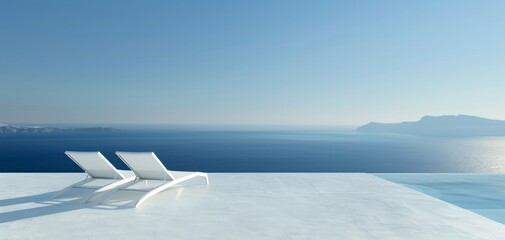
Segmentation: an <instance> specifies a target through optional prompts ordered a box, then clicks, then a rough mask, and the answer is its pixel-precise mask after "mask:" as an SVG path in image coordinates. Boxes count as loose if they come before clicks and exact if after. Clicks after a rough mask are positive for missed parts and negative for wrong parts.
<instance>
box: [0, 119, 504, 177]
mask: <svg viewBox="0 0 505 240" xmlns="http://www.w3.org/2000/svg"><path fill="white" fill-rule="evenodd" d="M66 150H72V151H100V152H102V153H103V154H104V155H105V156H106V157H107V158H108V159H109V160H110V161H111V162H112V163H113V164H114V165H115V166H116V167H118V168H120V169H126V166H125V165H124V164H123V163H122V162H121V161H120V160H119V159H118V158H117V157H116V156H115V154H114V152H115V151H152V152H155V153H156V154H157V155H158V157H159V158H160V160H161V161H163V163H164V164H165V165H166V166H167V168H169V169H172V170H188V171H189V170H191V171H205V172H368V173H400V172H401V173H420V172H430V173H441V172H448V173H462V172H465V173H470V172H505V137H482V138H440V137H420V136H409V135H391V134H375V135H370V134H362V133H358V132H355V131H351V130H275V129H274V130H272V129H270V130H258V129H255V130H209V129H142V130H138V129H137V130H134V129H129V130H123V131H120V132H109V133H59V134H56V133H51V134H49V133H48V134H14V135H0V172H77V171H81V170H80V169H79V168H78V167H77V166H76V165H75V164H74V163H73V162H72V161H71V160H70V159H67V157H66V156H65V154H64V151H66Z"/></svg>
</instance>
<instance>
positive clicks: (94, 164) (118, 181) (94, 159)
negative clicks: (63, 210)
mask: <svg viewBox="0 0 505 240" xmlns="http://www.w3.org/2000/svg"><path fill="white" fill-rule="evenodd" d="M65 154H66V155H67V156H68V157H69V158H70V159H72V161H74V162H75V163H76V164H77V165H78V166H79V167H80V168H82V170H84V172H86V174H87V175H86V179H84V180H82V181H80V182H77V183H75V184H72V185H70V186H68V187H66V188H64V189H62V190H61V191H59V192H57V193H56V194H55V195H53V196H52V197H51V199H54V198H56V197H58V196H60V195H61V194H62V193H64V192H66V191H67V190H70V189H71V188H89V187H85V186H84V185H85V184H88V183H90V182H92V181H95V180H104V179H106V180H113V182H112V183H109V184H106V185H105V186H102V187H98V188H95V189H96V190H95V191H94V192H93V193H92V194H91V196H89V197H88V198H87V199H86V202H88V201H89V200H91V199H92V198H93V197H94V196H96V194H99V193H102V192H106V191H109V190H111V189H114V188H116V187H118V186H120V185H123V184H125V183H127V182H130V181H134V180H135V176H133V174H131V173H130V174H127V173H126V172H125V171H119V170H117V169H116V168H115V167H114V166H113V165H112V164H111V163H110V162H109V161H108V160H107V159H106V158H105V157H104V156H103V155H102V154H101V153H100V152H73V151H66V152H65ZM128 175H131V176H128Z"/></svg>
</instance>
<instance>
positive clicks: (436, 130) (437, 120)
mask: <svg viewBox="0 0 505 240" xmlns="http://www.w3.org/2000/svg"><path fill="white" fill-rule="evenodd" d="M356 131H358V132H363V133H399V134H412V135H426V136H455V137H464V136H505V121H502V120H492V119H486V118H481V117H476V116H468V115H448V116H425V117H423V118H421V120H419V121H415V122H402V123H376V122H370V123H368V124H366V125H364V126H361V127H359V128H357V129H356Z"/></svg>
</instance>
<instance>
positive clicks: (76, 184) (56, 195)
mask: <svg viewBox="0 0 505 240" xmlns="http://www.w3.org/2000/svg"><path fill="white" fill-rule="evenodd" d="M94 180H96V179H94V178H87V179H84V180H82V181H80V182H77V183H74V184H72V185H70V186H68V187H66V188H63V189H61V190H60V191H58V192H57V193H55V194H54V195H53V196H51V198H50V199H51V200H52V199H55V198H56V197H58V196H60V195H61V194H62V193H64V192H66V191H68V190H70V189H72V188H78V187H80V186H82V185H84V184H86V183H89V182H91V181H94Z"/></svg>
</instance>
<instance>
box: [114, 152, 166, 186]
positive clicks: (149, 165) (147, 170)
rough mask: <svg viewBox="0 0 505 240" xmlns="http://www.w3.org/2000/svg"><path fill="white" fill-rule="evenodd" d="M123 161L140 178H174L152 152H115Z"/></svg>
mask: <svg viewBox="0 0 505 240" xmlns="http://www.w3.org/2000/svg"><path fill="white" fill-rule="evenodd" d="M116 155H118V157H119V158H121V160H123V162H124V163H125V164H126V165H128V167H130V169H131V170H132V171H133V172H134V173H135V175H137V176H138V177H139V178H142V179H153V180H174V177H173V176H172V174H170V172H169V171H168V170H167V169H166V168H165V166H164V165H163V163H161V161H160V160H159V159H158V157H156V155H154V153H153V152H116Z"/></svg>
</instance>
